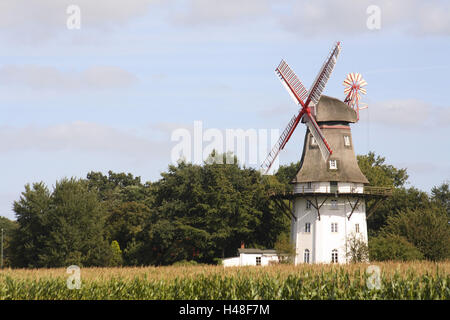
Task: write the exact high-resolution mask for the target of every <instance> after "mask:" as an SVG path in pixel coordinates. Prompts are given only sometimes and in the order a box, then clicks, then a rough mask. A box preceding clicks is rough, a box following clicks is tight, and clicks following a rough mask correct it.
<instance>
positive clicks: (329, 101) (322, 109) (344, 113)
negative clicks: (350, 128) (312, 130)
mask: <svg viewBox="0 0 450 320" xmlns="http://www.w3.org/2000/svg"><path fill="white" fill-rule="evenodd" d="M316 109H317V110H316V121H317V122H328V121H339V122H349V123H355V122H356V121H357V119H358V117H357V114H356V111H355V110H353V109H352V108H350V107H349V106H348V105H347V104H346V103H344V102H342V101H341V100H339V99H336V98H333V97H329V96H324V95H323V96H322V97H320V100H319V103H318V105H317V108H316Z"/></svg>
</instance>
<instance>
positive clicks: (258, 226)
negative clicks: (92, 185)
mask: <svg viewBox="0 0 450 320" xmlns="http://www.w3.org/2000/svg"><path fill="white" fill-rule="evenodd" d="M262 181H263V180H262V178H261V176H260V174H259V172H257V171H255V170H254V169H247V168H240V167H239V166H238V165H237V164H236V163H235V164H217V163H205V164H204V165H203V166H198V165H192V164H186V163H183V162H181V163H179V164H178V166H169V170H168V172H167V173H162V179H161V180H160V181H158V182H156V183H154V190H155V207H156V208H155V209H156V210H157V216H158V219H157V220H155V221H154V222H153V223H152V224H150V225H149V226H148V227H147V228H148V231H147V234H148V237H149V238H147V239H148V240H149V241H148V243H152V246H153V247H154V248H153V250H152V253H151V254H150V255H149V256H148V257H149V258H150V259H152V260H151V261H149V262H153V263H155V264H167V263H172V260H173V262H174V261H178V260H184V259H186V260H189V259H195V260H197V261H199V262H207V263H212V262H213V261H214V258H217V257H225V256H231V255H234V253H235V251H236V248H238V247H239V245H240V243H241V242H242V241H244V242H245V243H246V244H248V245H250V246H252V245H262V246H266V247H272V246H273V245H274V242H275V240H276V237H277V236H278V234H279V233H280V231H281V230H282V229H284V228H285V227H286V225H285V224H284V223H285V220H284V219H283V218H280V215H279V213H278V212H275V211H274V210H273V209H272V208H271V206H270V200H269V197H268V195H267V188H268V184H265V183H260V182H262ZM153 252H154V253H153Z"/></svg>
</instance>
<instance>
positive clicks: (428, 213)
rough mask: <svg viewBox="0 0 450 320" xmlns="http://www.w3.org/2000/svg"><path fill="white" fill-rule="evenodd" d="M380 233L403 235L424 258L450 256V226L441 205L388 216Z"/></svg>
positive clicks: (438, 258) (446, 257) (445, 257)
mask: <svg viewBox="0 0 450 320" xmlns="http://www.w3.org/2000/svg"><path fill="white" fill-rule="evenodd" d="M381 234H382V235H392V234H393V235H399V236H402V237H405V238H406V239H407V241H408V242H410V243H411V244H413V245H414V246H415V247H416V248H417V249H418V250H419V251H420V252H421V253H422V254H423V256H424V257H425V258H426V259H429V260H444V259H448V258H450V227H449V225H448V218H447V212H446V211H445V209H443V208H442V207H430V208H426V209H414V210H412V209H407V210H404V211H401V212H400V213H399V214H398V215H395V216H391V217H389V218H388V221H387V224H386V226H385V227H384V228H383V229H382V231H381Z"/></svg>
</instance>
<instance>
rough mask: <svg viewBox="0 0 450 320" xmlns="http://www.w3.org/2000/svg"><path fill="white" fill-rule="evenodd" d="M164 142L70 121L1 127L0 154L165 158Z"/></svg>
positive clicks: (167, 155) (100, 126)
mask: <svg viewBox="0 0 450 320" xmlns="http://www.w3.org/2000/svg"><path fill="white" fill-rule="evenodd" d="M169 147H170V146H168V143H167V142H161V141H154V140H150V139H148V138H145V137H140V136H139V135H136V134H133V133H131V132H126V131H120V130H118V129H114V128H111V127H108V126H104V125H100V124H95V123H87V122H80V121H76V122H72V123H66V124H59V125H53V126H47V127H37V126H28V127H23V128H11V127H0V151H1V152H3V153H6V152H13V151H40V152H55V151H63V150H71V151H74V150H75V151H81V152H89V153H100V154H103V153H108V154H113V155H115V156H119V157H136V156H139V157H147V158H148V156H150V155H151V157H152V158H155V157H159V158H162V157H167V158H168V159H169V156H170V150H169Z"/></svg>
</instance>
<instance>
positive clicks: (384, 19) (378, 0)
mask: <svg viewBox="0 0 450 320" xmlns="http://www.w3.org/2000/svg"><path fill="white" fill-rule="evenodd" d="M291 3H292V10H291V12H290V13H289V14H286V15H284V16H283V17H282V18H281V19H280V22H281V24H282V25H284V26H285V27H286V29H287V30H289V31H291V32H294V33H297V34H301V35H303V36H305V35H315V36H316V35H325V34H326V35H330V34H331V35H336V34H359V33H370V32H372V33H373V32H377V31H373V30H369V29H368V28H367V24H366V22H367V19H368V17H369V14H367V12H366V10H367V8H368V7H369V6H371V5H376V6H378V7H379V8H380V14H381V29H380V31H381V32H382V31H385V30H390V31H392V30H400V31H402V32H405V33H408V34H411V33H413V34H416V35H430V34H437V35H447V36H448V35H450V21H449V20H450V19H449V15H450V4H449V3H448V2H444V1H441V0H430V1H426V2H425V1H420V0H395V1H394V0H359V1H353V0H335V1H326V0H314V1H308V0H305V1H301V2H300V1H298V2H291Z"/></svg>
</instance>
